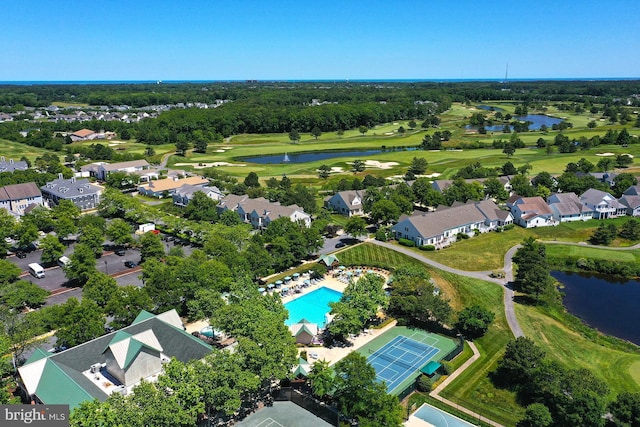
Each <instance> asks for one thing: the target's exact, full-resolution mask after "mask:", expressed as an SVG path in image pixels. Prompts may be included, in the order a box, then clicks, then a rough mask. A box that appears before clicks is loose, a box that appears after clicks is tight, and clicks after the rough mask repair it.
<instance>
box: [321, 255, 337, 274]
mask: <svg viewBox="0 0 640 427" xmlns="http://www.w3.org/2000/svg"><path fill="white" fill-rule="evenodd" d="M318 263H319V264H324V265H326V266H327V268H328V269H330V270H331V269H332V268H334V267H335V266H336V265H339V264H340V261H339V260H338V257H337V256H335V255H320V258H318Z"/></svg>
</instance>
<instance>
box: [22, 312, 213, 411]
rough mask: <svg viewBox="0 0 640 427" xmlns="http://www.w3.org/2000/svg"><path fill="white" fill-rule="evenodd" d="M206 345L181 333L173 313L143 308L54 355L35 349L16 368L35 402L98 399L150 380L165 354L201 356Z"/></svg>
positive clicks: (167, 357) (168, 357)
mask: <svg viewBox="0 0 640 427" xmlns="http://www.w3.org/2000/svg"><path fill="white" fill-rule="evenodd" d="M209 352H211V347H210V346H209V345H207V344H205V343H204V342H203V341H201V340H200V339H198V338H196V337H194V336H192V335H190V334H188V333H187V332H185V331H184V327H183V324H182V321H181V320H180V317H179V316H178V313H177V312H176V311H175V310H170V311H167V312H165V313H162V314H159V315H154V314H151V313H149V312H146V311H143V312H141V313H140V314H139V315H138V317H137V318H136V319H135V320H134V321H133V323H132V324H131V325H130V326H127V327H126V328H123V329H121V330H119V331H116V332H112V333H110V334H107V335H104V336H101V337H99V338H96V339H94V340H92V341H89V342H86V343H84V344H80V345H78V346H76V347H72V348H70V349H68V350H65V351H62V352H60V353H55V354H54V353H49V352H46V351H43V350H41V349H38V350H36V351H35V352H34V353H33V354H32V355H31V357H30V358H29V359H28V360H27V362H26V363H25V364H24V365H23V366H22V367H20V368H19V372H20V377H21V378H22V383H23V386H24V388H25V389H26V390H27V393H28V394H29V395H30V396H31V398H32V400H33V401H34V402H36V403H42V404H47V405H49V404H68V405H69V406H70V409H71V410H73V409H74V408H76V407H77V406H79V405H80V403H82V402H83V401H85V400H93V399H98V400H99V401H104V400H106V399H107V397H109V395H110V394H111V393H122V394H127V393H129V392H131V390H132V388H133V387H134V386H135V385H136V384H138V383H139V382H140V381H141V380H143V379H145V380H147V381H154V380H155V379H156V378H157V376H158V374H160V373H161V372H162V365H163V364H164V363H166V362H168V361H169V360H171V358H173V357H175V358H176V359H178V360H180V361H182V362H188V361H190V360H194V359H202V358H203V357H205V356H206V355H207V354H208V353H209Z"/></svg>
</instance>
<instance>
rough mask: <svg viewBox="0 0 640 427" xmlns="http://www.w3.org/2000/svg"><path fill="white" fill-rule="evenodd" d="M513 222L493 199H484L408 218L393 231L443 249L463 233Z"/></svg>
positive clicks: (396, 235) (486, 230) (398, 236)
mask: <svg viewBox="0 0 640 427" xmlns="http://www.w3.org/2000/svg"><path fill="white" fill-rule="evenodd" d="M512 221H513V217H512V215H511V213H510V212H507V211H503V210H501V209H500V208H499V207H498V206H497V205H496V204H495V203H494V202H492V201H491V200H483V201H481V202H468V203H466V204H455V205H453V206H451V207H449V206H445V207H440V208H438V209H437V210H436V211H435V212H428V213H427V212H425V213H422V214H419V215H414V216H411V217H408V218H405V219H404V220H401V221H400V222H398V223H397V224H396V225H394V226H393V228H392V231H393V233H394V236H395V238H396V239H408V240H411V241H413V242H414V243H415V244H416V245H417V246H422V245H433V246H435V247H436V248H438V249H439V248H442V247H445V246H448V245H450V244H451V243H452V242H455V241H456V237H457V235H458V234H460V233H463V234H467V235H469V236H473V235H474V234H475V232H476V230H477V231H479V232H481V233H485V232H488V231H492V230H495V229H496V228H498V227H499V226H503V225H507V224H510V223H511V222H512Z"/></svg>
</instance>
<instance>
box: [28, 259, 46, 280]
mask: <svg viewBox="0 0 640 427" xmlns="http://www.w3.org/2000/svg"><path fill="white" fill-rule="evenodd" d="M29 273H31V275H32V276H33V277H37V278H38V279H42V278H43V277H44V268H42V266H41V265H40V264H37V263H35V262H34V263H32V264H29Z"/></svg>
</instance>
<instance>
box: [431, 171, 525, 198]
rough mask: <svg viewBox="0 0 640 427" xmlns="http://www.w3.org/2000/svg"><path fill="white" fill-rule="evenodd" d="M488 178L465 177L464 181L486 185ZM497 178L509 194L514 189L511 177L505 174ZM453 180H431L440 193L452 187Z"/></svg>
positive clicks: (432, 185) (433, 186)
mask: <svg viewBox="0 0 640 427" xmlns="http://www.w3.org/2000/svg"><path fill="white" fill-rule="evenodd" d="M487 179H489V178H472V179H465V180H464V182H466V183H467V184H471V183H473V182H479V183H480V184H482V185H484V182H485V181H486V180H487ZM496 179H497V180H498V181H500V183H501V184H502V186H503V187H504V189H505V191H506V192H507V194H510V193H511V190H512V187H511V177H510V176H507V175H505V176H499V177H496ZM453 182H454V180H453V179H436V180H434V181H432V182H431V188H433V189H434V190H436V191H438V192H440V193H444V192H445V191H446V190H447V188H449V187H451V184H453Z"/></svg>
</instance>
